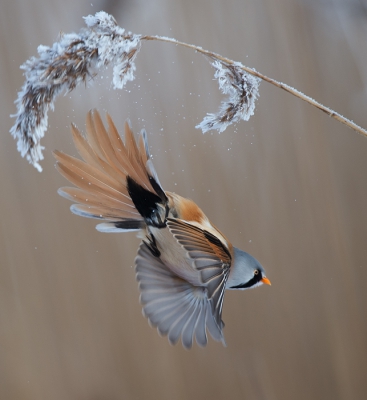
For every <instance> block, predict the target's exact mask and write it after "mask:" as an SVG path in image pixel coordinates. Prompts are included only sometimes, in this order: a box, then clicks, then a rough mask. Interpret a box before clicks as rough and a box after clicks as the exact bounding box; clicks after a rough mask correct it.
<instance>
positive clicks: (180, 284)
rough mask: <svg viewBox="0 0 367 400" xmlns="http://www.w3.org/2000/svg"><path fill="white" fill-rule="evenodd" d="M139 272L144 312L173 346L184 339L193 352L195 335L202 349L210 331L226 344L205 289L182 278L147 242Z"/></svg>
mask: <svg viewBox="0 0 367 400" xmlns="http://www.w3.org/2000/svg"><path fill="white" fill-rule="evenodd" d="M135 269H136V278H137V280H138V282H139V289H140V292H141V296H140V301H141V303H142V304H143V313H144V315H145V316H146V317H147V318H148V320H149V322H150V323H151V324H152V325H153V326H155V327H157V329H158V332H159V333H160V334H161V335H167V336H168V340H169V341H170V343H171V344H175V343H177V341H178V340H179V338H180V337H181V340H182V344H183V346H184V347H185V348H187V349H189V348H191V346H192V343H193V339H194V336H195V338H196V342H197V343H198V344H199V345H200V346H206V344H207V341H208V339H207V334H206V331H207V330H208V331H209V333H210V335H211V336H212V337H213V338H214V339H215V340H217V341H221V342H223V344H225V342H224V337H223V333H222V324H220V325H218V323H217V322H216V319H215V317H214V315H213V313H212V304H211V300H210V299H209V298H208V296H207V290H206V288H205V287H199V286H193V285H192V284H191V283H189V282H187V281H185V280H184V279H181V278H180V277H178V276H177V275H176V274H174V273H173V272H172V271H171V270H170V269H169V268H168V267H166V265H164V264H163V262H162V261H161V259H160V258H159V257H156V256H155V255H154V254H153V253H152V252H151V251H150V249H149V247H148V246H147V244H146V243H145V242H142V243H141V245H140V247H139V251H138V255H137V257H136V259H135Z"/></svg>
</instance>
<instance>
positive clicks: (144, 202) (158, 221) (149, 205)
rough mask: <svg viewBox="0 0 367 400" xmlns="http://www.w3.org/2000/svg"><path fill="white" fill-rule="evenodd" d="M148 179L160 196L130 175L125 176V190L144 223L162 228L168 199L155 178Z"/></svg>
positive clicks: (164, 222) (164, 224) (164, 223)
mask: <svg viewBox="0 0 367 400" xmlns="http://www.w3.org/2000/svg"><path fill="white" fill-rule="evenodd" d="M149 180H150V181H151V183H152V186H153V188H154V189H155V190H156V191H157V192H158V194H159V195H160V196H158V195H157V194H155V193H152V192H150V191H149V190H147V189H145V188H143V187H142V186H141V185H139V184H138V183H137V182H135V180H134V179H133V178H131V177H130V176H127V177H126V183H127V190H128V192H129V195H130V197H131V200H132V201H133V203H134V205H135V207H136V209H137V210H138V212H139V213H140V215H141V216H142V217H143V218H144V220H145V221H146V223H147V224H148V225H152V226H155V227H157V228H162V227H165V226H166V214H167V211H166V205H167V202H168V199H167V197H166V195H165V194H164V192H163V190H162V188H161V187H160V186H159V185H158V183H157V182H156V181H155V179H154V178H153V177H149ZM157 189H159V190H157Z"/></svg>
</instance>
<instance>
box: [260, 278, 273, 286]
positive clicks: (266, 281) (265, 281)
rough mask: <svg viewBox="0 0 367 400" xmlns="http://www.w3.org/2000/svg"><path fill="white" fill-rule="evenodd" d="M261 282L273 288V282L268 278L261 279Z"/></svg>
mask: <svg viewBox="0 0 367 400" xmlns="http://www.w3.org/2000/svg"><path fill="white" fill-rule="evenodd" d="M261 282H262V283H265V285H270V286H271V282H270V281H269V279H268V278H267V277H266V276H264V277H263V278H261Z"/></svg>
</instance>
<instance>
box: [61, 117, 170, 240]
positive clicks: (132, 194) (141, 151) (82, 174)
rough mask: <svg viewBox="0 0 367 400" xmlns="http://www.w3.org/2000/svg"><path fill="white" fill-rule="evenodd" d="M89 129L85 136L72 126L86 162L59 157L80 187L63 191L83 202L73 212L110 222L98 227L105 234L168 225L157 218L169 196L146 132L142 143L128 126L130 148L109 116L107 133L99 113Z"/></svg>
mask: <svg viewBox="0 0 367 400" xmlns="http://www.w3.org/2000/svg"><path fill="white" fill-rule="evenodd" d="M86 127H87V133H86V136H85V137H84V136H83V135H82V134H81V133H80V131H79V130H78V129H77V128H76V127H75V126H74V125H72V135H73V139H74V143H75V146H76V148H77V150H78V152H79V154H80V155H81V157H82V158H83V160H84V161H82V160H80V159H77V158H75V157H72V156H69V155H67V154H64V153H62V152H59V151H55V152H54V156H55V158H56V160H57V164H56V167H57V169H58V171H59V172H60V173H61V174H62V175H63V176H64V177H65V178H66V179H68V180H69V181H70V182H71V183H73V184H74V185H75V186H76V187H66V188H61V189H59V194H60V195H61V196H63V197H65V198H67V199H69V200H71V201H74V202H75V203H77V204H74V205H72V206H71V211H72V212H73V213H75V214H78V215H81V216H84V217H89V218H96V219H102V220H104V221H106V222H104V223H102V224H99V225H98V226H97V229H98V230H100V231H102V232H121V231H126V230H136V229H140V228H142V227H144V226H145V224H146V223H148V224H149V223H155V222H156V221H158V222H159V223H162V219H161V218H158V219H157V217H156V215H157V211H158V210H159V212H160V213H161V214H162V210H164V209H165V203H166V202H167V197H166V195H165V193H164V191H163V189H162V188H161V186H160V184H159V181H158V178H157V175H156V172H155V170H154V167H153V164H152V162H151V160H150V154H149V151H148V144H147V137H146V133H145V132H142V134H141V135H140V136H139V141H138V142H136V141H135V138H134V135H133V132H132V130H131V127H130V125H129V124H128V123H126V124H125V143H124V142H123V140H122V139H121V137H120V135H119V133H118V131H117V129H116V127H115V125H114V123H113V121H112V119H111V117H110V116H109V115H108V114H107V129H106V128H105V127H104V125H103V122H102V119H101V117H100V115H99V113H98V112H97V111H93V112H89V113H88V115H87V119H86ZM142 204H144V206H142ZM142 210H143V212H142ZM150 214H154V215H153V217H152V218H150V217H151V215H150Z"/></svg>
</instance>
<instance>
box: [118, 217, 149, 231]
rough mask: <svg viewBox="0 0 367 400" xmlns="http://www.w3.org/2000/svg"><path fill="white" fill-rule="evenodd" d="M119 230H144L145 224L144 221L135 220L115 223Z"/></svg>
mask: <svg viewBox="0 0 367 400" xmlns="http://www.w3.org/2000/svg"><path fill="white" fill-rule="evenodd" d="M114 225H115V227H116V228H118V229H126V230H135V229H142V228H144V225H145V223H144V222H143V221H137V220H133V219H125V220H122V221H118V222H115V223H114Z"/></svg>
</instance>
